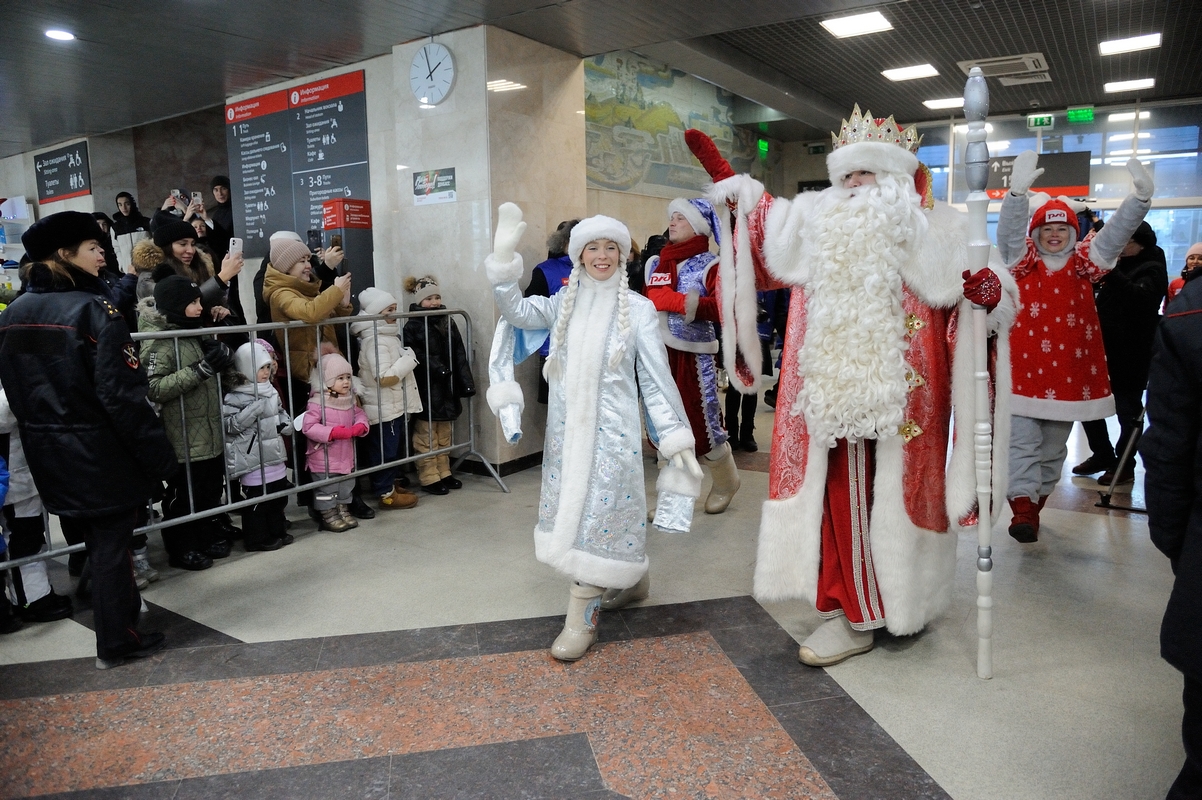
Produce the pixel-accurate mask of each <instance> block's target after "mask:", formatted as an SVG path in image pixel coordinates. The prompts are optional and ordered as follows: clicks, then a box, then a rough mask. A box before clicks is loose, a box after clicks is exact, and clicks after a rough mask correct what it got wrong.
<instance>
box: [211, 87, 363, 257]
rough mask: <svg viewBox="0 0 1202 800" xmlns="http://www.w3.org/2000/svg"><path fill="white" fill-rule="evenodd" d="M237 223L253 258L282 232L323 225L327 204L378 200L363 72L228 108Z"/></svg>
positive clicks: (253, 99) (250, 100)
mask: <svg viewBox="0 0 1202 800" xmlns="http://www.w3.org/2000/svg"><path fill="white" fill-rule="evenodd" d="M225 121H226V147H227V150H228V153H229V160H230V179H231V181H230V182H231V183H232V184H233V185H232V186H231V187H230V188H231V193H232V195H233V198H232V202H233V208H234V228H235V231H236V232H237V233H238V235H240V236H243V237H244V238H245V239H246V244H245V252H246V254H247V256H250V257H261V256H266V255H267V252H268V249H269V247H268V240H269V238H270V236H271V234H272V233H275V232H276V231H296V232H297V233H299V234H300V235H301V236H302V237H303V236H305V233H306V231H309V230H321V227H322V225H321V221H322V205H323V204H324V203H325V202H326V201H327V200H332V199H336V198H342V199H346V198H355V199H357V200H370V199H371V183H370V178H369V173H368V165H367V96H366V93H365V90H364V78H363V71H362V70H358V71H356V72H348V73H345V74H343V75H336V76H334V77H331V78H323V79H322V80H319V81H313V82H310V83H306V84H304V85H302V86H294V87H292V88H291V89H284V90H281V91H278V92H272V93H271V94H266V95H261V96H259V97H253V98H250V99H248V100H241V101H239V102H237V103H231V104H229V105H227V106H226V111H225Z"/></svg>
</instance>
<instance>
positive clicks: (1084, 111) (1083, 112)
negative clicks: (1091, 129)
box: [1064, 106, 1093, 125]
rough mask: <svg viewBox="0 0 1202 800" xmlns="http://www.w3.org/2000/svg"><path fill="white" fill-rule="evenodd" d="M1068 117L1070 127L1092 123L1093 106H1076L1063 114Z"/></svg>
mask: <svg viewBox="0 0 1202 800" xmlns="http://www.w3.org/2000/svg"><path fill="white" fill-rule="evenodd" d="M1064 115H1065V116H1066V117H1068V122H1069V124H1070V125H1080V124H1082V123H1085V122H1093V106H1078V107H1076V108H1070V109H1069V110H1068V111H1066V112H1065V114H1064Z"/></svg>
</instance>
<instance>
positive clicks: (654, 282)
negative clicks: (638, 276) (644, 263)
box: [647, 272, 672, 286]
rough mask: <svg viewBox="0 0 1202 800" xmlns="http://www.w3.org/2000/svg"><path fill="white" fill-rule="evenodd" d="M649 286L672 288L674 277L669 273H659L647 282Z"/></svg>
mask: <svg viewBox="0 0 1202 800" xmlns="http://www.w3.org/2000/svg"><path fill="white" fill-rule="evenodd" d="M647 285H648V286H671V285H672V276H671V274H669V273H667V272H657V273H655V274H654V275H652V276H651V280H649V281H647Z"/></svg>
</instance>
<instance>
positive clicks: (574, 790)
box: [389, 734, 620, 800]
mask: <svg viewBox="0 0 1202 800" xmlns="http://www.w3.org/2000/svg"><path fill="white" fill-rule="evenodd" d="M605 791H606V790H605V784H604V782H603V781H602V780H601V773H600V772H599V771H598V769H597V762H596V759H595V758H594V757H593V750H592V747H591V745H590V744H589V741H588V737H587V736H585V735H584V734H573V735H569V736H551V737H547V738H545V739H529V740H526V741H521V742H509V743H506V744H490V745H480V746H477V747H461V748H456V749H453V750H439V751H436V752H430V753H413V754H410V755H404V756H393V758H392V782H391V788H390V792H389V798H390V800H441V798H448V800H484V799H485V798H489V799H490V800H491V798H498V800H500V798H505V800H509V799H510V798H512V799H513V800H518V798H521V800H538V799H541V798H569V797H593V796H600V797H604V796H609V797H620V795H613V794H612V793H609V794H608V795H594V794H592V793H596V792H605Z"/></svg>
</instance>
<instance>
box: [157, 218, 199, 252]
mask: <svg viewBox="0 0 1202 800" xmlns="http://www.w3.org/2000/svg"><path fill="white" fill-rule="evenodd" d="M195 238H196V229H195V228H193V227H192V223H191V222H184V221H183V220H182V219H179V220H175V221H174V222H168V223H166V224H163V225H160V226H159V227H158V228H156V229H155V231H154V243H155V244H157V245H158V246H159V247H161V248H162V249H163V251H164V252H166V251H167V249H168V248H169V247H171V245H172V244H174V243H175V242H178V241H179V240H180V239H195Z"/></svg>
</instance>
